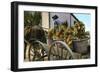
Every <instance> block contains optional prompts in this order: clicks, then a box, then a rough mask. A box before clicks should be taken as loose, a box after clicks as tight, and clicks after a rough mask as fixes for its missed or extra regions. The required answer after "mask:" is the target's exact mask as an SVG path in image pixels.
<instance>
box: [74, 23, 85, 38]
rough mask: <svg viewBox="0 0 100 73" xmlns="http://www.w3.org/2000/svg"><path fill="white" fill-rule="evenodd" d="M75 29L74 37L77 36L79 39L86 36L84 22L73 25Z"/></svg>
mask: <svg viewBox="0 0 100 73" xmlns="http://www.w3.org/2000/svg"><path fill="white" fill-rule="evenodd" d="M73 29H74V33H75V35H74V37H77V38H78V39H83V38H85V37H86V36H85V34H86V33H85V25H84V24H83V23H82V22H80V21H79V22H76V23H75V24H74V26H73Z"/></svg>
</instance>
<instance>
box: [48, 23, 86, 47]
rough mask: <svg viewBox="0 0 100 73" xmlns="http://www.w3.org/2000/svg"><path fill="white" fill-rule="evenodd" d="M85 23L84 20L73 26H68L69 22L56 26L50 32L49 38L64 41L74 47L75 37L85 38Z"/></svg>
mask: <svg viewBox="0 0 100 73" xmlns="http://www.w3.org/2000/svg"><path fill="white" fill-rule="evenodd" d="M85 34H86V33H85V25H84V24H83V23H82V22H76V23H75V24H74V25H73V26H71V27H68V24H67V22H65V23H63V24H61V25H59V26H58V27H54V28H52V29H50V30H49V32H48V39H51V40H60V41H64V42H65V43H66V44H67V45H68V46H69V47H70V48H72V41H73V39H83V38H86V36H85Z"/></svg>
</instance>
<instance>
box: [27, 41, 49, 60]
mask: <svg viewBox="0 0 100 73" xmlns="http://www.w3.org/2000/svg"><path fill="white" fill-rule="evenodd" d="M28 46H29V47H28V48H27V51H26V55H27V59H28V61H44V60H47V59H48V58H47V47H45V46H44V44H43V43H42V42H40V41H38V40H36V41H33V42H32V43H31V44H29V45H28Z"/></svg>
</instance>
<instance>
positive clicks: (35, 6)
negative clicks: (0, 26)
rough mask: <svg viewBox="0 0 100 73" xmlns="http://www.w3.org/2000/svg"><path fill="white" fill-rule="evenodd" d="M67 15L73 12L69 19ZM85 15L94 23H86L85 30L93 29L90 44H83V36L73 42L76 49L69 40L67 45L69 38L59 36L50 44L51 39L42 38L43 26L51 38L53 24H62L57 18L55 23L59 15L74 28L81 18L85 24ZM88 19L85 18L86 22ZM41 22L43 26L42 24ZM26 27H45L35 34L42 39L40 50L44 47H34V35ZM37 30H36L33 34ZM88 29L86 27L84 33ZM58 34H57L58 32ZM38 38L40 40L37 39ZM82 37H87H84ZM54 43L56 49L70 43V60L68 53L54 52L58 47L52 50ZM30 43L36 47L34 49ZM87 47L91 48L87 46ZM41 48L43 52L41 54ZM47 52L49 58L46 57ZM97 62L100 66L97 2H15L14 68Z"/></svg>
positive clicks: (13, 16) (88, 64) (35, 68)
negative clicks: (98, 61) (78, 3)
mask: <svg viewBox="0 0 100 73" xmlns="http://www.w3.org/2000/svg"><path fill="white" fill-rule="evenodd" d="M29 14H30V15H29ZM32 15H33V16H32ZM35 15H36V16H35ZM67 16H69V17H68V19H67ZM85 16H86V17H85ZM80 17H81V18H80ZM82 17H83V20H84V19H86V20H88V21H87V23H90V24H86V23H85V27H86V28H84V32H85V31H86V30H88V31H89V32H88V37H89V41H88V44H89V45H88V46H86V45H85V44H84V43H82V44H80V43H79V40H78V41H76V40H72V45H73V46H74V47H73V48H75V49H71V47H70V44H68V42H67V46H66V41H65V40H64V41H61V40H59V39H58V40H57V39H56V38H55V39H54V38H52V39H53V40H54V41H53V42H52V43H50V41H51V40H49V44H48V43H46V44H44V42H45V41H44V39H43V40H42V41H43V42H41V38H42V37H43V35H42V34H41V33H43V32H42V28H43V30H44V31H45V35H46V37H45V38H46V42H47V41H48V38H49V36H50V32H51V31H49V30H50V29H51V28H55V27H57V26H58V23H57V22H56V21H55V22H56V23H55V22H54V21H53V19H54V20H55V19H57V18H59V19H60V20H61V21H63V22H64V19H66V20H67V22H66V23H62V24H65V25H67V24H68V25H67V26H66V27H68V28H69V27H71V28H72V26H74V25H73V24H75V25H77V24H76V23H77V22H78V24H80V25H81V24H83V23H82V22H80V20H81V19H82ZM86 20H84V21H83V22H85V21H86ZM35 25H36V26H35ZM37 25H38V27H37ZM59 25H60V24H59ZM80 25H78V26H79V27H80V28H83V27H84V26H83V27H81V26H80ZM33 26H34V27H33ZM39 26H41V27H42V28H41V27H39ZM25 27H28V28H30V29H32V31H33V29H35V27H36V28H37V29H41V30H40V31H39V32H38V34H37V31H38V30H36V31H33V32H32V35H31V36H32V37H33V36H34V37H36V38H35V42H38V43H39V44H37V43H36V44H35V45H36V47H40V46H41V45H42V49H43V50H40V49H41V48H39V51H36V50H34V46H33V45H34V43H33V42H34V38H32V39H31V38H30V37H29V35H28V36H26V35H25V34H26V31H25V29H26V28H25ZM60 27H63V26H61V25H60ZM60 29H64V30H67V28H65V27H63V28H60ZM75 29H77V28H75ZM56 30H57V29H56ZM67 31H70V30H67ZM80 31H81V30H80ZM35 32H36V34H33V33H35ZM58 32H59V31H58ZM63 32H64V31H63ZM73 32H74V31H73ZM75 32H76V31H75ZM84 32H83V30H82V33H84ZM92 32H94V33H92ZM66 33H67V32H66ZM78 33H79V32H78V31H77V34H78ZM54 34H56V32H55V33H54ZM61 35H62V34H61ZM39 36H40V37H39ZM67 36H69V35H67ZM81 36H82V35H81ZM81 36H79V35H78V36H77V37H80V38H81ZM28 37H29V38H28ZM37 38H38V39H39V40H36V39H37ZM50 38H51V37H50ZM63 38H65V37H63ZM75 38H76V36H75ZM91 39H92V40H91ZM27 40H28V41H27ZM86 40H87V39H86ZM82 41H84V40H83V39H82ZM73 42H74V43H73ZM77 42H78V43H77ZM85 43H87V42H85ZM51 44H52V45H53V46H52V48H53V49H55V48H56V49H58V48H66V47H67V50H68V51H67V52H69V54H70V55H69V56H68V60H67V58H66V57H65V56H62V57H61V56H58V55H60V53H58V54H57V56H56V57H55V56H54V54H55V53H57V51H55V52H54V51H52V48H49V47H51ZM45 45H46V46H45ZM77 45H78V46H77ZM79 45H81V46H79ZM57 46H59V47H57ZM83 46H84V48H83ZM30 47H31V48H33V49H31V48H30ZM36 47H35V49H36ZM25 48H26V49H25ZM27 48H29V50H27ZM48 48H49V49H48ZM78 48H79V49H78ZM80 48H83V49H81V50H80ZM87 48H89V49H88V50H87ZM30 50H33V51H35V52H34V53H33V55H35V56H31V54H30V53H31V51H30ZM65 50H66V49H65ZM65 50H64V51H65ZM60 51H61V50H60ZM73 51H74V52H75V53H74V52H73ZM39 52H41V53H40V54H38V53H39ZM87 52H88V53H87ZM36 53H37V54H36ZM52 54H53V55H52ZM62 54H64V53H61V55H62ZM65 54H66V52H65ZM65 54H64V55H65ZM84 54H86V55H85V57H84ZM87 54H89V55H87ZM74 55H76V56H74ZM77 55H78V58H76V57H77ZM36 56H38V57H36ZM39 56H40V57H39ZM45 56H46V58H44V57H45ZM79 57H80V58H79ZM38 58H39V59H38ZM42 58H43V59H42ZM65 58H66V59H65ZM53 59H54V60H53ZM49 60H50V61H49ZM96 66H97V6H85V5H68V4H51V3H35V2H18V1H14V2H11V71H35V70H50V69H65V68H81V67H96Z"/></svg>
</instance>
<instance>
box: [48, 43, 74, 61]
mask: <svg viewBox="0 0 100 73" xmlns="http://www.w3.org/2000/svg"><path fill="white" fill-rule="evenodd" d="M74 58H75V57H74V55H73V52H72V51H71V49H70V48H69V47H68V45H67V44H66V43H64V42H63V41H55V42H54V43H52V44H51V46H50V50H49V54H48V60H69V59H74Z"/></svg>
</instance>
